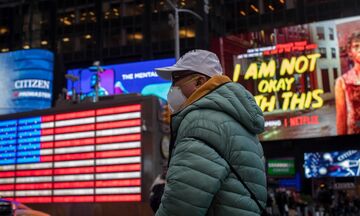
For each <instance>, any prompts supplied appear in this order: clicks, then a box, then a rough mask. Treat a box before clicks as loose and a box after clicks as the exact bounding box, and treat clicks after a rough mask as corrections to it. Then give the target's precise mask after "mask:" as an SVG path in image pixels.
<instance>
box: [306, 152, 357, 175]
mask: <svg viewBox="0 0 360 216" xmlns="http://www.w3.org/2000/svg"><path fill="white" fill-rule="evenodd" d="M304 163H305V164H304V169H305V177H306V178H319V177H351V176H360V151H357V150H348V151H334V152H312V153H305V154H304Z"/></svg>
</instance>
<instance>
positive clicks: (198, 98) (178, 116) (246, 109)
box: [172, 76, 264, 134]
mask: <svg viewBox="0 0 360 216" xmlns="http://www.w3.org/2000/svg"><path fill="white" fill-rule="evenodd" d="M199 109H211V110H216V111H219V112H224V113H226V114H228V115H229V116H231V117H232V118H234V119H235V120H236V121H237V122H239V123H240V124H241V125H243V126H244V127H245V128H246V129H247V130H249V131H250V132H252V133H254V134H260V133H262V132H263V131H264V117H263V113H262V111H261V109H260V108H259V107H258V105H257V104H256V102H255V100H254V97H253V96H252V95H251V94H250V92H248V91H247V90H246V89H245V88H244V87H243V86H242V85H241V84H239V83H234V82H232V81H231V80H230V79H229V78H228V77H227V76H214V77H212V78H211V79H210V80H208V81H207V82H206V83H205V84H204V85H203V86H201V87H200V88H199V89H198V90H196V91H195V92H194V93H193V94H192V95H191V96H190V97H189V98H188V100H187V101H186V102H185V104H184V105H183V107H182V109H181V110H180V111H179V112H178V113H175V114H174V115H173V116H172V117H173V128H174V129H175V130H176V129H177V128H178V127H179V125H180V123H181V120H182V119H183V117H184V116H185V115H186V114H187V113H189V112H191V111H192V110H199Z"/></svg>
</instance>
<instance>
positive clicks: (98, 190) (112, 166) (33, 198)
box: [0, 103, 149, 203]
mask: <svg viewBox="0 0 360 216" xmlns="http://www.w3.org/2000/svg"><path fill="white" fill-rule="evenodd" d="M141 111H142V105H141V104H140V103H133V104H130V105H121V106H119V105H117V106H110V107H106V108H97V109H87V110H81V111H75V112H74V111H73V112H61V113H55V114H47V115H41V116H32V117H26V118H18V119H10V120H2V121H0V196H1V197H5V198H9V199H15V200H17V201H20V202H24V203H52V202H62V203H66V202H71V203H72V202H130V201H131V202H138V201H141V199H142V196H141V192H142V190H141V187H142V181H141V180H142V174H141V171H142V157H143V156H142V152H141V148H142V145H141V137H142V135H141V119H142V114H141ZM148 144H149V143H148Z"/></svg>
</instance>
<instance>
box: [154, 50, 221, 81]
mask: <svg viewBox="0 0 360 216" xmlns="http://www.w3.org/2000/svg"><path fill="white" fill-rule="evenodd" d="M155 71H156V73H157V74H158V75H159V77H161V78H163V79H166V80H171V78H172V73H173V72H176V71H194V72H197V73H201V74H204V75H207V76H209V77H213V76H215V75H221V74H223V71H222V67H221V64H220V61H219V59H218V57H217V56H216V54H215V53H212V52H209V51H206V50H199V49H196V50H191V51H189V52H187V53H185V54H184V55H183V56H182V57H181V58H180V59H179V60H178V61H177V62H176V63H175V64H174V65H173V66H169V67H163V68H155Z"/></svg>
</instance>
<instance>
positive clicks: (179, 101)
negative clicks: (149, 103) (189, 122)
mask: <svg viewBox="0 0 360 216" xmlns="http://www.w3.org/2000/svg"><path fill="white" fill-rule="evenodd" d="M186 99H187V98H186V97H185V95H184V94H183V93H182V91H181V89H180V88H179V87H178V86H171V88H170V91H169V93H168V95H167V101H168V104H169V108H170V110H171V112H172V113H174V112H176V111H178V110H179V109H180V107H181V105H183V104H184V103H185V101H186Z"/></svg>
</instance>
